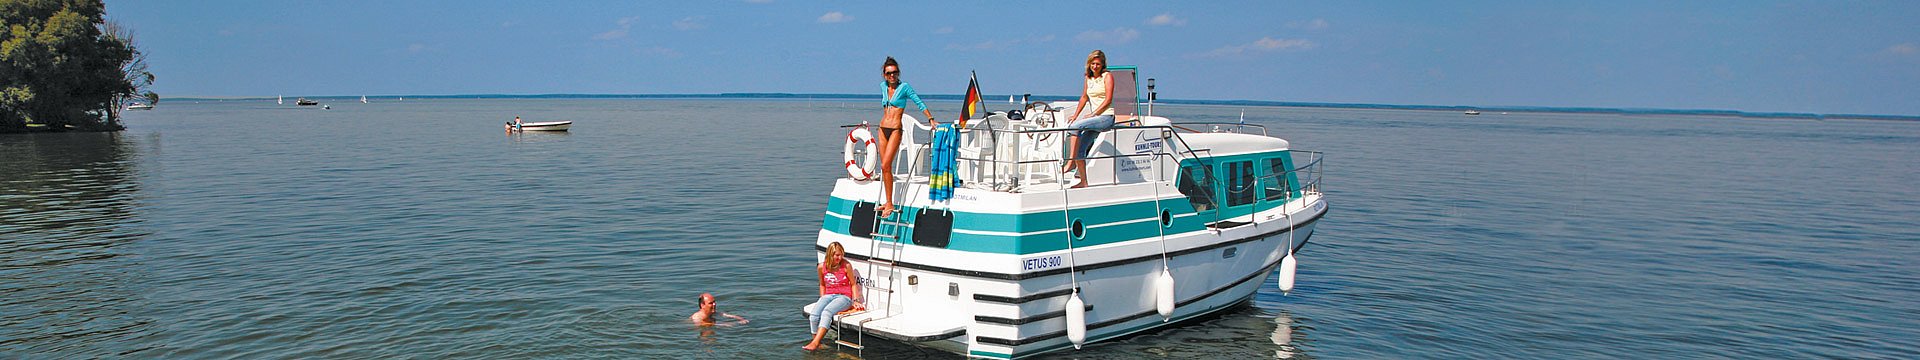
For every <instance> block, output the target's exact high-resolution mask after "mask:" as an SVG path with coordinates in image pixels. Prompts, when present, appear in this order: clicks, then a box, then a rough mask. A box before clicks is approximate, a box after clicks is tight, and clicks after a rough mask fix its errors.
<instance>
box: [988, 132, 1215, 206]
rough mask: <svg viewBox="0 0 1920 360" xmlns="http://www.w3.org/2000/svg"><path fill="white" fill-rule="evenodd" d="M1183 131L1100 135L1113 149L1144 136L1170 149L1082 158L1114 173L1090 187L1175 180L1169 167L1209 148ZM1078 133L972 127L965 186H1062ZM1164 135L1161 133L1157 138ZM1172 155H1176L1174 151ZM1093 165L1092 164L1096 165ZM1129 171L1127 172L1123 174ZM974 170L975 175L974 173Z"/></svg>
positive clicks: (993, 187)
mask: <svg viewBox="0 0 1920 360" xmlns="http://www.w3.org/2000/svg"><path fill="white" fill-rule="evenodd" d="M1186 130H1187V129H1179V128H1176V127H1174V126H1168V125H1153V126H1115V127H1113V128H1112V129H1111V130H1108V131H1103V132H1101V133H1100V135H1099V136H1101V137H1103V138H1105V140H1106V142H1107V143H1108V144H1112V145H1115V146H1119V145H1120V144H1122V142H1121V141H1120V140H1121V136H1123V134H1125V135H1126V136H1141V134H1146V135H1145V136H1144V138H1145V139H1147V141H1166V142H1167V146H1165V147H1161V146H1158V145H1156V146H1152V147H1149V148H1145V149H1141V150H1142V151H1121V150H1120V149H1116V151H1114V152H1115V154H1111V155H1093V154H1089V156H1086V157H1083V158H1079V160H1086V161H1090V162H1093V161H1101V160H1104V161H1105V162H1106V163H1107V164H1106V166H1107V167H1108V170H1109V172H1108V174H1113V181H1111V182H1108V183H1094V184H1088V186H1100V185H1113V184H1123V183H1137V182H1159V181H1169V180H1171V179H1172V175H1174V174H1173V173H1172V172H1171V171H1170V170H1169V168H1168V167H1167V166H1166V165H1167V164H1168V163H1169V162H1168V161H1166V160H1173V161H1172V162H1171V163H1175V164H1177V163H1178V162H1179V159H1181V158H1194V157H1200V156H1204V155H1205V153H1206V152H1208V150H1207V149H1195V148H1193V147H1192V146H1190V145H1188V144H1187V143H1186V142H1185V141H1184V140H1183V139H1180V137H1179V133H1180V132H1181V131H1186ZM1079 131H1080V130H1079V129H1073V128H1026V129H1021V128H1018V127H1015V128H991V127H970V128H967V129H965V130H963V131H962V134H963V135H962V136H961V142H962V143H963V145H962V146H961V148H962V149H963V151H962V153H961V154H960V156H957V157H956V158H957V159H958V160H959V161H960V162H961V163H962V164H963V165H962V170H963V172H965V173H966V174H962V177H961V179H963V183H967V182H970V183H972V184H974V185H977V186H980V187H985V188H988V189H993V190H1000V191H1013V190H1017V189H1019V188H1021V187H1024V186H1026V185H1031V184H1034V183H1036V182H1037V181H1047V180H1051V181H1059V180H1061V179H1060V178H1057V177H1054V175H1056V174H1060V171H1059V167H1061V166H1062V165H1064V164H1065V162H1066V161H1068V160H1074V159H1070V158H1069V157H1068V156H1067V151H1069V150H1070V149H1068V140H1067V136H1068V135H1069V134H1072V133H1075V132H1079ZM1155 131H1158V133H1154V132H1155ZM1168 150H1171V151H1168ZM1090 166H1091V164H1090ZM1123 169H1126V171H1123ZM968 170H971V171H968ZM1123 172H1127V173H1131V174H1132V177H1131V178H1129V179H1120V177H1121V176H1120V174H1122V173H1123Z"/></svg>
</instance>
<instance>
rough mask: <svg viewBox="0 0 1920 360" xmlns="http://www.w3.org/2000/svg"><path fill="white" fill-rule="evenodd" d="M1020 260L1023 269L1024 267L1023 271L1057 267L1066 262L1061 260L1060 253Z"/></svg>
mask: <svg viewBox="0 0 1920 360" xmlns="http://www.w3.org/2000/svg"><path fill="white" fill-rule="evenodd" d="M1020 262H1021V265H1022V266H1021V269H1023V271H1034V270H1046V269H1052V268H1057V267H1060V265H1064V264H1065V263H1062V262H1060V255H1054V256H1042V257H1037V258H1032V259H1026V260H1021V261H1020Z"/></svg>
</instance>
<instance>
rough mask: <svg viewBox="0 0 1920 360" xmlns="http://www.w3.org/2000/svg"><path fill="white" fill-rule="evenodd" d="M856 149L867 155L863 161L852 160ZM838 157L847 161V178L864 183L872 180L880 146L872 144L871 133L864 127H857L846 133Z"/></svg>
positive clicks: (878, 161)
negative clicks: (844, 144) (843, 145)
mask: <svg viewBox="0 0 1920 360" xmlns="http://www.w3.org/2000/svg"><path fill="white" fill-rule="evenodd" d="M856 148H860V151H861V152H865V153H866V154H867V156H866V158H865V159H861V160H859V161H856V160H855V159H854V158H853V157H854V156H853V154H854V150H855V149H856ZM840 155H841V156H840V157H841V158H842V159H845V160H846V161H847V177H850V178H853V179H854V180H859V181H866V180H868V179H872V178H873V166H874V164H878V163H880V160H878V159H876V158H878V157H879V156H880V145H878V144H875V143H874V142H873V131H870V130H867V128H866V127H857V128H853V131H851V132H847V144H846V146H845V147H843V148H842V149H841V150H840Z"/></svg>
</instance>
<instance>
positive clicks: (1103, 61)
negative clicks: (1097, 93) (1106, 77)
mask: <svg viewBox="0 0 1920 360" xmlns="http://www.w3.org/2000/svg"><path fill="white" fill-rule="evenodd" d="M1093 59H1100V70H1094V69H1093ZM1104 72H1107V53H1105V52H1101V51H1100V50H1094V51H1093V53H1091V54H1087V78H1088V79H1092V78H1095V77H1099V76H1100V74H1101V73H1104Z"/></svg>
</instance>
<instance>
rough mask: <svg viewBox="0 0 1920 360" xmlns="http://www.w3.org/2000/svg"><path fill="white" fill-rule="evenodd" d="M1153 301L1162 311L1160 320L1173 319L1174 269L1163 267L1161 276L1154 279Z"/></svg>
mask: <svg viewBox="0 0 1920 360" xmlns="http://www.w3.org/2000/svg"><path fill="white" fill-rule="evenodd" d="M1153 303H1154V305H1155V306H1154V308H1155V309H1156V310H1159V311H1160V322H1167V321H1169V320H1172V319H1173V305H1174V299H1173V269H1167V268H1161V271H1160V276H1159V277H1157V278H1154V279H1153Z"/></svg>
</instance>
